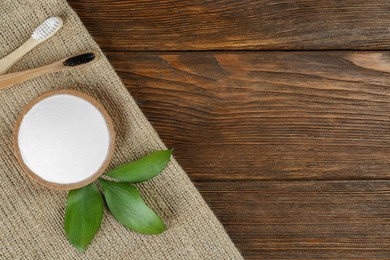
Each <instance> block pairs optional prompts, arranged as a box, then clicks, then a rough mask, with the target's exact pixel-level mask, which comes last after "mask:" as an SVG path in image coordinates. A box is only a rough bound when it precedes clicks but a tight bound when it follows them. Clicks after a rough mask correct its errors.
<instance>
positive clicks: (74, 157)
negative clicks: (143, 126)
mask: <svg viewBox="0 0 390 260" xmlns="http://www.w3.org/2000/svg"><path fill="white" fill-rule="evenodd" d="M18 145H19V150H20V153H21V157H22V159H23V161H24V163H25V164H26V166H27V167H28V168H29V169H30V170H31V171H32V172H33V173H35V174H36V175H38V176H39V177H41V178H42V179H44V180H46V181H49V182H53V183H58V184H72V183H77V182H80V181H83V180H85V179H87V178H88V177H90V176H92V175H94V174H95V173H96V172H97V171H98V170H99V169H100V168H101V167H102V165H103V163H104V161H105V160H106V158H107V156H108V154H109V146H110V130H109V128H108V126H107V123H106V121H105V119H104V117H103V115H102V113H101V112H100V111H99V110H98V109H97V108H96V107H95V106H94V105H92V104H91V103H89V102H88V101H86V100H84V99H82V98H80V97H77V96H73V95H70V94H58V95H54V96H50V97H48V98H46V99H43V100H42V101H40V102H38V103H37V104H35V105H34V106H33V107H32V108H31V109H30V110H29V111H28V112H27V113H26V114H25V115H24V117H23V121H22V123H21V125H20V128H19V134H18Z"/></svg>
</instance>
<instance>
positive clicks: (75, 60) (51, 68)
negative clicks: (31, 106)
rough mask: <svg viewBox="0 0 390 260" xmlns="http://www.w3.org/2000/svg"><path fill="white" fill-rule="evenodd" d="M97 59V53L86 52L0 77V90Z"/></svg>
mask: <svg viewBox="0 0 390 260" xmlns="http://www.w3.org/2000/svg"><path fill="white" fill-rule="evenodd" d="M98 59H99V55H98V53H97V52H95V51H87V52H84V53H81V54H78V55H76V56H72V57H70V58H66V59H62V60H60V61H57V62H55V63H52V64H50V65H46V66H43V67H39V68H35V69H30V70H25V71H21V72H15V73H10V74H6V75H2V76H0V90H1V89H6V88H9V87H11V86H13V85H15V84H18V83H22V82H25V81H27V80H30V79H33V78H36V77H39V76H42V75H45V74H49V73H53V72H58V71H63V70H70V69H74V68H82V67H83V66H86V65H87V64H92V63H94V62H96V61H97V60H98Z"/></svg>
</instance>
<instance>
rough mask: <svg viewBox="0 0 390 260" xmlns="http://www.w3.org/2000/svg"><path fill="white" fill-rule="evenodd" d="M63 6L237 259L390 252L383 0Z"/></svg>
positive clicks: (388, 79)
mask: <svg viewBox="0 0 390 260" xmlns="http://www.w3.org/2000/svg"><path fill="white" fill-rule="evenodd" d="M70 4H71V5H72V6H73V7H74V8H75V10H76V11H77V13H78V14H79V15H80V17H81V19H82V21H83V22H84V23H85V25H86V27H87V28H88V29H89V31H90V32H91V34H92V35H93V36H94V38H95V39H96V41H97V42H98V43H99V44H100V46H101V47H102V48H103V51H104V52H105V53H106V54H107V57H108V59H109V60H110V61H111V63H112V65H113V66H114V68H115V70H116V71H117V72H118V73H119V75H120V77H121V78H122V79H123V81H124V83H125V85H126V86H127V87H128V89H129V91H130V92H131V94H132V95H133V97H134V98H135V99H136V100H137V102H138V104H139V106H140V107H141V109H142V111H143V112H144V113H145V114H146V116H147V117H148V119H149V120H150V121H151V122H152V124H153V125H154V127H155V128H156V130H157V132H158V133H159V134H160V136H161V138H162V139H163V141H164V142H165V143H166V144H167V146H169V147H175V156H176V158H177V159H178V161H179V162H180V163H181V165H182V166H183V168H184V169H185V170H186V171H187V173H188V174H189V176H190V177H191V179H192V180H193V181H194V183H195V185H196V186H197V188H198V189H199V190H200V192H201V193H202V195H203V196H204V198H205V200H206V201H207V202H208V204H209V205H210V207H211V208H212V209H213V210H214V212H215V213H216V215H217V216H218V218H219V219H220V220H221V221H222V223H223V225H224V226H225V228H226V230H227V232H228V233H229V234H230V236H231V238H232V239H233V241H234V242H235V243H236V245H237V246H238V248H239V249H240V250H241V252H242V254H243V255H244V257H245V258H247V259H273V258H279V259H288V258H308V259H311V258H315V257H323V258H332V259H344V258H354V259H356V258H361V259H367V258H375V257H378V258H390V247H389V246H390V170H389V166H390V53H389V52H388V51H386V50H387V49H389V48H390V15H389V13H390V2H389V1H385V0H381V1H379V0H371V1H356V0H355V1H352V0H346V1H336V0H332V1H331V0H330V1H318V0H316V1H314V0H298V1H293V0H283V1H276V0H262V1H258V0H246V1H241V0H224V1H223V0H215V1H209V0H199V1H186V0H181V1H179V0H137V1H136V0H119V1H118V0H71V1H70ZM357 50H359V51H357Z"/></svg>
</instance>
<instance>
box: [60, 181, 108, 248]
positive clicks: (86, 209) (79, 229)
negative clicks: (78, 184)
mask: <svg viewBox="0 0 390 260" xmlns="http://www.w3.org/2000/svg"><path fill="white" fill-rule="evenodd" d="M102 217H103V198H102V194H101V193H100V191H99V190H98V188H97V187H96V185H95V184H94V183H91V184H88V185H87V186H85V187H82V188H80V189H77V190H71V191H69V194H68V201H67V205H66V213H65V233H66V236H67V238H68V240H69V241H70V242H71V243H72V245H74V246H75V247H76V248H77V249H78V250H79V251H80V252H84V251H85V249H86V248H87V246H88V244H89V242H91V240H92V239H93V238H94V236H95V234H96V232H97V231H98V230H99V227H100V223H101V221H102Z"/></svg>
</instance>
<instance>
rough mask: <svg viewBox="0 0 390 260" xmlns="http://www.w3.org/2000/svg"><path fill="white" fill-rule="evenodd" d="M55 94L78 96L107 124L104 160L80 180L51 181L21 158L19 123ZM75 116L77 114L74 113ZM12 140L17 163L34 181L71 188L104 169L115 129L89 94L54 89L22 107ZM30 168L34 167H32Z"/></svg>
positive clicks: (102, 108) (93, 179)
mask: <svg viewBox="0 0 390 260" xmlns="http://www.w3.org/2000/svg"><path fill="white" fill-rule="evenodd" d="M57 95H70V96H74V97H78V98H80V99H82V100H84V101H87V102H88V103H89V104H90V105H92V106H93V107H94V108H96V109H97V111H98V112H100V114H101V115H102V117H103V119H104V122H105V124H106V126H107V130H108V134H109V142H108V146H107V153H106V158H105V160H104V161H103V162H102V164H101V166H100V167H99V169H98V170H97V171H96V172H92V173H91V174H90V175H89V174H88V177H87V178H85V179H81V180H80V181H77V182H71V183H64V182H60V183H58V182H53V181H49V180H47V179H50V178H46V179H45V178H43V177H41V176H40V175H39V174H38V173H36V172H34V171H33V170H32V169H30V167H29V166H28V165H27V163H26V162H25V160H24V159H23V156H22V153H21V150H20V144H19V132H20V130H21V125H22V122H23V120H24V119H25V116H26V115H27V114H28V113H29V112H30V111H31V109H32V108H33V107H34V106H35V105H37V104H38V103H40V102H41V101H44V100H47V99H48V98H50V97H54V96H57ZM41 104H42V103H41ZM75 116H77V115H75ZM99 120H101V119H99ZM46 122H47V121H46ZM83 122H84V121H83ZM24 131H25V130H24ZM13 141H14V142H13V143H14V149H15V155H16V158H17V160H18V162H19V164H20V165H21V167H22V168H23V170H24V171H25V172H26V173H27V174H28V176H30V177H31V178H32V179H33V180H34V181H36V182H38V183H40V184H42V185H44V186H46V187H49V188H54V189H59V190H72V189H77V188H81V187H83V186H85V185H87V184H89V183H91V182H93V181H95V180H96V179H97V178H98V177H99V176H101V175H102V174H103V172H104V171H105V170H106V168H107V167H108V164H109V163H110V161H111V158H112V155H113V153H114V147H115V131H114V126H113V123H112V120H111V117H110V116H109V114H108V113H107V111H106V110H105V108H104V107H103V105H102V104H100V103H99V102H98V101H96V100H95V99H94V98H92V97H91V96H89V95H87V94H85V93H82V92H79V91H75V90H55V91H50V92H48V93H45V94H43V95H41V96H39V97H37V98H36V99H34V100H33V101H32V102H30V103H29V104H28V105H27V106H26V107H25V108H24V110H23V111H22V113H21V115H20V116H19V118H18V120H17V122H16V126H15V129H14V132H13ZM64 153H67V152H66V151H65V152H64ZM58 158H61V157H58ZM86 158H87V157H86ZM96 167H98V165H96V166H95V168H96ZM32 168H34V167H32ZM41 175H42V174H41Z"/></svg>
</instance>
